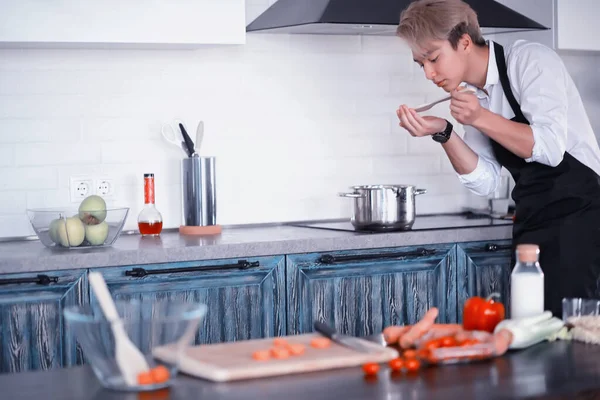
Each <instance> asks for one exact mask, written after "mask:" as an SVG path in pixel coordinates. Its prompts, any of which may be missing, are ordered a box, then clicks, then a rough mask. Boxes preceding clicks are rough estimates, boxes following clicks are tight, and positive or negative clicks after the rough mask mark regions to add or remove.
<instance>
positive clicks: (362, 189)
mask: <svg viewBox="0 0 600 400" xmlns="http://www.w3.org/2000/svg"><path fill="white" fill-rule="evenodd" d="M351 189H352V190H353V192H352V193H339V194H338V195H339V196H340V197H350V198H353V199H354V212H353V215H352V218H351V222H352V225H353V226H354V227H355V228H356V229H359V230H371V231H394V230H407V229H410V228H412V226H413V224H414V222H415V196H417V195H420V194H425V193H427V190H426V189H416V188H415V186H412V185H364V186H352V187H351Z"/></svg>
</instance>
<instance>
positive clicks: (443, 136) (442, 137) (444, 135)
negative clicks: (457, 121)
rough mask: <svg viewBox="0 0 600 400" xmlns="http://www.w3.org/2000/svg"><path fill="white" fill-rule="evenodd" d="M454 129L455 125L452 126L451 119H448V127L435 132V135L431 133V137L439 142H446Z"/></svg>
mask: <svg viewBox="0 0 600 400" xmlns="http://www.w3.org/2000/svg"><path fill="white" fill-rule="evenodd" d="M452 129H454V127H453V126H452V124H451V123H450V121H448V120H446V129H444V131H443V132H438V133H434V134H433V135H431V138H432V139H433V140H435V141H436V142H438V143H446V142H447V141H448V139H450V135H451V134H452Z"/></svg>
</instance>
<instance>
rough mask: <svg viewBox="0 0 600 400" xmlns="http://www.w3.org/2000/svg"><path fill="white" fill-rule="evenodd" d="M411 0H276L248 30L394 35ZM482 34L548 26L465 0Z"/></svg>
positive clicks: (484, 1) (490, 3) (485, 1)
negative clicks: (474, 14)
mask: <svg viewBox="0 0 600 400" xmlns="http://www.w3.org/2000/svg"><path fill="white" fill-rule="evenodd" d="M410 1H411V0H278V1H277V2H276V3H274V4H273V5H272V6H271V7H269V8H268V9H267V10H266V11H265V12H264V13H262V14H261V15H259V16H258V17H257V18H256V19H255V20H254V21H253V22H252V23H250V24H249V25H248V26H247V27H246V31H247V32H257V31H264V32H273V33H310V34H332V35H349V34H361V35H382V36H388V35H395V33H396V27H397V26H398V22H399V21H400V13H401V12H402V10H404V9H405V8H406V7H407V6H408V5H409V4H410ZM464 1H465V2H466V3H468V4H469V5H471V7H472V8H473V9H474V10H475V12H476V13H477V16H478V18H479V23H480V25H481V28H482V31H483V33H484V34H492V33H507V32H518V31H529V30H543V29H549V28H547V27H545V26H543V25H541V24H539V23H537V22H536V21H534V20H532V19H530V18H527V17H526V16H524V15H522V14H520V13H518V12H516V11H514V10H512V9H511V8H509V7H506V6H504V5H502V4H500V3H498V2H496V1H494V0H464Z"/></svg>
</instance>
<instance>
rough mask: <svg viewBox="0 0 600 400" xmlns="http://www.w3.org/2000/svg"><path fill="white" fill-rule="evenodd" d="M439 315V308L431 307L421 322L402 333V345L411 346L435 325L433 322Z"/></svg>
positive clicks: (403, 346)
mask: <svg viewBox="0 0 600 400" xmlns="http://www.w3.org/2000/svg"><path fill="white" fill-rule="evenodd" d="M437 316H438V309H437V308H436V307H432V308H430V309H429V311H427V312H426V313H425V315H424V316H423V318H421V320H420V321H419V322H417V323H416V324H414V325H413V327H412V328H411V329H410V330H409V331H408V332H406V333H405V334H404V335H402V337H401V338H400V347H402V348H407V347H411V346H412V345H413V344H414V342H415V341H416V340H417V339H419V338H420V337H421V336H423V335H424V334H425V333H426V332H427V331H428V330H429V329H431V327H433V323H434V321H435V319H436V318H437Z"/></svg>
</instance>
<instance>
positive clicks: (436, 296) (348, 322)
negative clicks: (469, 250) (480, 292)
mask: <svg viewBox="0 0 600 400" xmlns="http://www.w3.org/2000/svg"><path fill="white" fill-rule="evenodd" d="M455 255H456V251H455V246H454V245H453V244H443V245H425V246H417V247H400V248H388V249H373V250H360V251H345V252H332V253H324V254H318V253H312V254H301V255H291V256H288V258H287V266H286V268H287V290H288V299H287V304H288V306H287V313H288V314H287V331H288V334H299V333H304V332H310V331H312V330H313V327H312V324H313V321H314V320H320V321H324V322H326V323H329V324H331V325H332V326H335V328H336V329H337V330H338V332H341V333H344V334H350V335H355V336H364V335H369V334H372V333H375V332H381V330H382V329H383V328H384V327H386V326H389V325H403V324H412V323H415V322H416V321H418V320H419V319H420V318H421V317H422V316H423V314H424V313H425V312H426V311H427V310H428V309H429V308H430V307H433V306H436V307H438V308H439V309H440V318H439V321H440V322H453V321H456V318H457V315H456V286H455V285H456V269H455V260H454V259H455Z"/></svg>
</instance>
